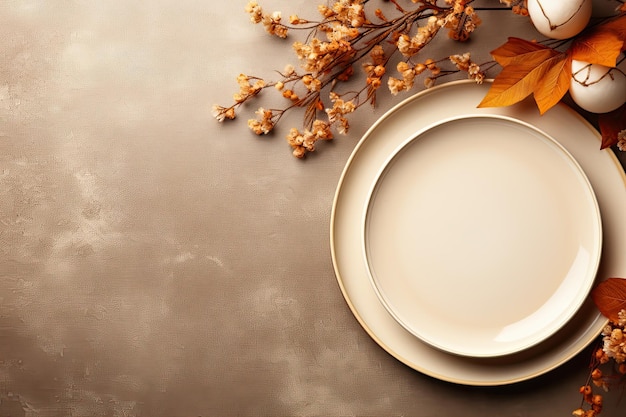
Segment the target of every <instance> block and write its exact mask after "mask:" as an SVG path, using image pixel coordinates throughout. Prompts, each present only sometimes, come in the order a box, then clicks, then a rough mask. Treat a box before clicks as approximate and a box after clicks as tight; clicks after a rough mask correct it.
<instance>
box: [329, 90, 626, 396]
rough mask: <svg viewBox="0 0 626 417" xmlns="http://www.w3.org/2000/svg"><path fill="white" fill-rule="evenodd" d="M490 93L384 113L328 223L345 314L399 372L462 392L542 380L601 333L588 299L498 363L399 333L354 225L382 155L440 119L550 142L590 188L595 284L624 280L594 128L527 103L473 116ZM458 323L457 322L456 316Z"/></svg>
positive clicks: (618, 230) (612, 189) (617, 219)
mask: <svg viewBox="0 0 626 417" xmlns="http://www.w3.org/2000/svg"><path fill="white" fill-rule="evenodd" d="M488 88H489V84H485V85H482V86H479V85H476V84H475V83H473V82H471V81H460V82H453V83H448V84H445V85H442V86H439V87H436V88H433V89H430V90H426V91H424V92H422V93H420V94H417V95H415V96H413V97H411V98H409V99H407V100H405V101H403V102H402V103H400V104H398V105H397V106H396V107H394V108H393V109H391V110H390V111H389V112H387V113H386V114H385V115H384V116H383V117H382V118H381V119H379V120H378V121H377V122H376V123H375V124H374V125H373V126H372V127H371V128H370V129H369V130H368V132H367V133H366V134H365V135H364V137H363V138H362V139H361V141H360V142H359V144H358V145H357V147H356V148H355V150H354V152H353V153H352V155H351V157H350V159H349V160H348V163H347V164H346V167H345V169H344V171H343V174H342V176H341V179H340V181H339V185H338V187H337V192H336V195H335V200H334V203H333V208H332V214H331V230H330V235H331V252H332V258H333V264H334V268H335V273H336V275H337V279H338V282H339V285H340V287H341V290H342V292H343V294H344V297H345V299H346V301H347V303H348V305H349V306H350V308H351V310H352V312H353V314H354V315H355V317H356V318H357V319H358V320H359V322H360V323H361V325H362V326H363V328H364V329H365V330H366V331H367V332H368V334H369V335H370V336H371V337H372V338H373V339H374V340H375V341H376V342H377V343H378V344H379V345H380V346H382V347H383V348H384V349H385V350H386V351H387V352H389V353H390V354H391V355H393V356H394V357H395V358H397V359H398V360H400V361H401V362H403V363H405V364H406V365H408V366H410V367H412V368H413V369H416V370H418V371H420V372H422V373H424V374H426V375H430V376H432V377H435V378H438V379H441V380H445V381H450V382H455V383H460V384H467V385H503V384H509V383H514V382H519V381H523V380H526V379H530V378H533V377H536V376H538V375H541V374H543V373H546V372H548V371H550V370H551V369H554V368H556V367H558V366H559V365H561V364H563V363H564V362H566V361H567V360H569V359H571V358H572V357H573V356H575V355H576V354H577V353H579V352H580V351H581V350H583V349H584V348H585V347H586V346H587V345H588V344H589V343H590V342H591V341H593V340H594V339H595V338H596V337H597V336H598V334H599V332H600V331H601V329H602V327H603V326H604V324H605V323H606V320H605V319H604V318H603V317H602V316H601V315H600V314H599V313H598V311H597V309H596V308H595V307H594V305H593V303H592V302H591V301H590V300H589V299H587V301H586V302H585V303H584V304H583V306H582V307H581V308H580V310H579V311H578V312H577V313H576V314H575V315H574V317H573V318H572V319H571V320H570V321H569V322H568V324H566V325H565V326H564V327H563V328H562V329H561V330H560V331H558V332H557V333H556V334H555V335H554V336H552V337H550V338H549V339H547V340H546V341H545V342H543V343H541V344H539V345H537V346H534V347H532V348H530V349H527V350H525V351H523V352H520V353H515V354H512V355H508V356H503V357H498V358H470V357H463V356H457V355H451V354H449V353H446V352H443V351H441V350H438V349H436V348H434V347H432V346H430V345H428V344H426V343H424V342H422V341H421V340H419V339H418V338H416V337H415V336H414V335H413V334H411V333H410V332H408V331H407V330H406V329H405V328H404V327H402V326H401V325H400V324H399V323H398V322H397V321H396V320H394V318H393V317H392V316H391V315H390V314H389V312H388V311H387V310H386V309H385V307H384V306H383V304H382V303H381V301H380V300H379V298H378V297H377V295H376V292H375V290H374V288H373V286H372V285H371V284H370V281H369V278H368V272H367V264H366V259H365V257H364V256H363V252H362V246H363V235H362V229H363V227H362V222H363V218H362V216H361V215H360V214H361V213H362V212H363V210H364V207H365V205H366V204H367V202H368V198H369V193H370V190H371V186H372V184H373V183H374V182H375V181H376V178H377V175H378V173H379V172H380V170H381V169H382V168H383V166H384V164H385V163H386V162H387V160H388V159H389V157H390V155H392V154H393V153H394V151H395V150H396V149H397V148H398V146H400V145H401V144H402V143H403V142H405V141H406V140H407V139H409V138H411V137H414V136H415V135H416V133H417V132H419V131H420V130H421V129H424V128H425V127H427V126H430V125H433V124H435V123H437V122H438V121H440V120H442V119H446V118H455V117H471V116H478V115H503V116H508V117H511V118H513V119H517V120H520V121H522V122H525V123H528V124H530V125H532V126H535V127H536V128H538V129H540V130H541V131H543V132H546V134H548V135H550V136H552V137H554V138H555V139H556V140H558V141H559V143H560V144H561V145H563V146H564V147H565V148H566V149H567V150H568V151H569V152H570V153H571V154H572V155H573V156H574V157H575V158H576V160H577V161H578V163H579V164H580V165H581V166H582V168H583V169H584V171H585V174H586V175H587V177H588V178H589V181H590V182H591V184H592V186H593V188H594V191H595V194H596V198H597V200H598V203H599V206H600V212H601V217H602V219H603V223H604V225H603V227H604V230H603V241H604V242H603V254H602V260H601V264H600V268H599V272H598V277H599V278H600V279H606V278H609V277H613V276H626V258H623V257H622V256H620V255H621V253H620V248H622V247H624V246H625V245H626V222H623V221H622V218H621V217H622V212H623V209H624V207H626V176H625V175H624V171H623V169H622V167H621V165H620V164H619V161H618V160H617V158H616V157H615V155H614V154H613V153H612V152H611V151H610V150H603V151H600V150H599V147H600V138H599V135H598V133H597V132H596V131H595V130H594V129H593V127H592V126H591V125H590V124H589V123H588V122H586V121H585V120H584V119H583V118H582V117H581V116H580V115H578V114H577V113H576V112H575V111H573V110H572V109H570V108H569V107H567V106H565V105H558V106H556V107H555V108H553V109H552V110H550V111H549V112H548V113H546V114H545V115H543V116H540V115H539V114H538V112H537V110H536V108H535V106H534V104H533V103H532V102H530V101H526V102H524V103H521V104H519V105H516V106H511V107H506V108H489V109H477V108H476V105H477V104H478V103H479V102H480V101H481V99H482V98H483V97H484V95H485V94H486V92H487V89H488ZM458 314H463V313H462V312H459V313H458Z"/></svg>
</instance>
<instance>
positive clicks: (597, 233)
mask: <svg viewBox="0 0 626 417" xmlns="http://www.w3.org/2000/svg"><path fill="white" fill-rule="evenodd" d="M476 119H484V120H498V121H500V122H502V121H504V122H507V123H511V124H514V125H517V126H522V127H523V128H524V129H527V130H530V131H533V132H534V133H535V135H536V136H537V137H536V139H537V140H541V141H545V142H547V143H550V144H551V145H552V147H551V148H552V149H553V150H551V152H553V153H555V156H557V155H558V156H564V157H565V158H567V160H568V165H570V166H571V167H572V171H573V172H572V174H574V173H575V174H576V175H577V176H578V178H579V180H580V181H581V187H582V188H584V189H585V190H584V197H583V199H584V200H585V201H586V202H587V203H589V207H590V211H592V213H591V214H592V215H593V216H594V218H593V220H592V221H591V222H590V223H593V231H592V234H593V238H592V241H593V242H592V243H593V245H592V247H593V253H592V256H591V258H590V260H589V262H588V264H589V268H587V269H588V271H586V272H585V274H584V282H583V283H582V285H581V287H580V289H579V290H577V291H576V293H577V296H578V297H577V298H576V299H575V300H574V301H573V302H571V303H568V304H567V306H566V308H565V309H564V314H563V315H561V314H559V315H558V316H559V317H558V318H557V319H554V320H551V325H550V326H546V327H545V328H544V329H543V330H541V331H540V332H537V333H538V334H537V336H535V337H534V338H532V339H531V340H529V341H525V342H519V343H518V344H511V346H510V347H507V348H506V349H505V348H504V347H503V348H501V349H493V350H492V351H489V352H479V351H476V350H475V349H466V350H463V349H460V348H457V349H454V348H452V347H449V346H446V345H443V344H441V343H438V342H437V341H436V340H428V339H429V338H428V337H425V336H424V335H423V334H421V333H420V332H419V331H418V330H417V329H415V328H414V327H413V326H412V325H410V324H409V323H406V321H405V320H403V319H402V318H401V317H400V315H399V314H398V312H397V311H396V309H395V308H394V307H393V306H392V305H391V304H392V303H391V301H390V300H389V299H388V296H387V295H386V294H385V292H384V290H383V289H382V288H381V286H380V282H379V280H378V279H377V278H376V277H375V275H376V274H374V272H373V271H372V265H371V261H370V260H369V256H368V253H369V251H368V247H367V240H368V239H367V216H368V213H369V211H370V207H371V205H372V199H373V198H375V194H376V191H377V189H378V187H379V184H380V182H381V180H382V179H383V177H384V175H385V173H386V172H387V171H388V170H389V169H390V166H391V164H392V163H393V161H394V160H395V159H396V158H397V157H398V156H399V155H400V154H401V153H402V152H403V150H404V149H406V148H407V147H408V146H411V145H412V144H413V143H414V142H415V141H417V140H420V137H421V136H423V135H424V134H427V133H428V132H429V131H431V130H432V129H436V128H439V127H442V126H445V125H448V124H450V123H457V122H462V121H468V120H470V121H471V120H476ZM539 136H540V138H539ZM362 217H363V220H362V221H361V224H362V229H363V230H362V249H363V256H364V259H365V260H366V261H365V265H366V271H367V274H368V278H369V281H370V283H371V284H372V286H373V288H374V291H375V293H376V295H377V296H378V299H379V300H380V302H381V304H382V305H383V307H385V309H386V310H387V311H388V312H389V314H390V315H391V316H392V317H394V319H395V320H396V321H397V322H398V323H399V324H400V325H402V326H403V327H404V328H405V329H406V330H407V331H409V332H410V333H411V334H413V335H414V336H415V337H417V338H419V339H420V340H422V341H423V342H424V343H427V344H430V345H431V346H434V347H436V348H438V349H440V350H443V351H444V352H447V353H451V354H455V355H461V356H468V357H484V358H489V357H498V356H506V355H511V354H515V353H518V352H520V351H523V350H526V349H529V348H531V347H532V346H535V345H537V344H539V343H541V342H543V341H545V340H546V339H548V338H549V337H551V336H552V335H554V334H555V333H556V332H558V330H559V329H561V328H562V327H563V326H564V325H565V324H566V323H567V322H568V321H569V320H570V319H572V318H573V317H574V316H575V315H576V313H577V311H578V309H579V308H580V307H581V306H582V305H583V303H584V302H585V300H586V298H587V297H588V294H589V292H590V291H591V289H592V287H593V284H594V281H595V277H596V275H597V272H598V269H599V266H600V259H601V254H602V216H601V215H600V207H599V204H598V200H597V198H596V195H595V192H594V189H593V186H592V185H591V182H590V180H589V178H588V177H587V175H586V173H585V171H584V170H583V168H582V166H581V165H580V164H579V163H578V161H577V160H576V158H574V156H573V155H572V154H571V153H570V152H569V151H568V150H567V149H566V148H565V146H563V145H562V144H561V143H560V142H559V141H557V140H556V138H554V137H553V136H552V135H549V134H548V133H546V132H545V131H543V130H541V129H539V128H537V127H536V126H534V125H532V124H530V123H527V122H525V121H522V120H519V119H515V118H513V117H510V116H506V115H501V114H489V113H485V114H469V115H457V116H451V117H446V118H442V119H440V120H438V121H436V122H433V123H430V124H427V125H426V126H424V127H421V128H420V129H419V130H418V131H417V132H415V133H414V134H413V135H411V136H410V137H408V138H407V139H405V140H403V141H402V142H401V143H400V144H399V145H398V146H397V147H395V148H394V149H393V151H392V152H391V153H390V154H389V155H388V157H387V158H386V159H385V161H384V162H383V164H382V166H381V167H380V168H379V169H378V171H377V173H376V175H375V178H374V181H373V182H372V185H371V186H370V189H369V191H368V194H367V199H366V201H365V204H364V209H363V214H362ZM589 275H590V276H589ZM533 334H535V333H533ZM507 346H508V345H507Z"/></svg>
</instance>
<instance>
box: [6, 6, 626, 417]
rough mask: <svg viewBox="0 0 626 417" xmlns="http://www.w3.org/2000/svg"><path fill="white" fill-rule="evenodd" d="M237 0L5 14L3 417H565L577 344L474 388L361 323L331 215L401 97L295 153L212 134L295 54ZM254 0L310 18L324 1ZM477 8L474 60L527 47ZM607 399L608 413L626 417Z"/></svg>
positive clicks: (509, 27)
mask: <svg viewBox="0 0 626 417" xmlns="http://www.w3.org/2000/svg"><path fill="white" fill-rule="evenodd" d="M483 3H486V4H489V5H495V3H497V2H496V1H495V0H493V1H484V2H483ZM245 4H246V0H229V1H206V0H204V1H200V0H178V1H174V0H152V1H141V0H108V1H103V2H96V1H85V0H55V1H43V0H5V1H2V2H0V22H2V23H1V24H0V51H2V55H1V58H0V416H1V417H5V416H11V417H21V416H37V417H44V416H45V417H48V416H49V417H52V416H142V417H175V416H180V417H184V416H235V415H241V416H258V415H268V416H270V415H271V416H292V415H307V416H331V415H372V416H438V417H445V416H460V415H463V416H536V417H540V416H545V417H548V416H550V417H553V416H557V415H569V414H570V412H571V409H573V408H574V407H576V406H577V405H578V401H579V397H578V394H577V389H578V386H579V385H580V384H582V383H583V382H584V380H585V378H586V371H585V365H586V363H587V354H588V352H586V353H585V354H583V355H581V356H580V357H579V358H576V359H575V360H573V361H572V362H571V363H569V364H567V365H565V366H563V367H562V368H560V369H558V370H556V371H554V372H552V373H550V374H548V375H546V376H544V377H540V378H538V379H536V380H533V381H529V382H527V383H522V384H517V385H514V386H509V387H501V388H468V387H462V386H455V385H451V384H448V383H443V382H440V381H437V380H433V379H431V378H429V377H425V376H423V375H421V374H419V373H417V372H415V371H413V370H411V369H409V368H408V367H406V366H404V365H402V364H401V363H399V362H398V361H396V360H395V359H394V358H392V357H391V356H389V355H388V354H387V353H385V352H384V351H383V350H382V349H381V348H380V347H378V345H376V344H375V342H373V341H372V340H371V339H370V338H369V337H368V336H367V334H366V333H365V332H364V331H363V329H362V328H361V327H360V326H359V324H358V323H357V322H356V320H355V319H354V317H353V316H352V314H351V313H350V311H349V309H348V306H347V305H346V303H345V301H344V300H343V298H342V296H341V293H340V291H339V288H338V286H337V282H336V279H335V276H334V272H333V269H332V265H331V260H330V249H329V242H328V239H329V235H328V227H329V217H330V209H331V203H332V198H333V193H334V190H335V187H336V184H337V181H338V179H339V175H340V173H341V170H342V168H343V166H344V164H345V162H346V161H347V158H348V156H349V154H350V152H351V151H352V149H353V147H354V145H355V144H356V142H357V141H358V139H359V137H360V136H361V135H362V134H363V133H364V131H365V129H366V128H367V127H368V126H369V125H370V124H371V123H372V122H373V121H374V120H375V119H376V118H377V117H378V116H380V115H381V114H382V113H383V112H384V111H386V110H387V109H388V108H389V107H390V106H391V105H392V104H394V103H396V102H398V100H399V98H395V99H394V98H391V97H390V96H389V95H388V94H383V95H381V99H380V100H379V105H378V107H377V108H376V109H373V110H370V109H364V110H363V111H362V112H360V116H358V117H354V118H353V119H352V122H353V123H352V125H353V127H352V131H351V133H350V134H349V135H348V136H345V137H339V138H338V139H337V140H336V141H334V142H333V143H331V144H328V145H327V146H323V147H322V148H321V149H320V152H319V154H318V155H315V156H314V157H311V158H308V159H307V160H306V161H299V160H296V159H295V158H292V157H291V156H290V150H289V147H288V145H286V143H285V141H284V139H283V136H284V133H285V131H284V130H283V131H281V132H280V133H279V134H276V135H273V136H270V137H266V138H258V137H255V136H253V135H252V134H251V133H250V132H249V131H248V129H247V127H246V126H245V119H246V118H247V117H248V116H247V115H244V116H242V120H239V122H238V123H230V124H218V123H217V122H216V121H215V120H213V119H212V117H211V115H210V112H211V105H212V104H214V103H221V104H228V103H229V102H230V99H231V95H232V93H233V92H235V90H236V89H237V86H236V82H235V76H236V75H237V74H239V73H240V72H244V73H250V74H255V75H259V76H264V77H270V76H271V75H272V71H273V70H274V69H282V68H283V66H284V64H286V63H288V62H291V63H294V64H295V63H296V62H295V58H294V57H293V55H292V52H291V48H290V46H289V45H290V42H291V41H286V42H285V41H280V40H278V39H272V38H269V37H267V36H265V34H264V33H263V29H262V28H261V27H257V26H253V25H251V24H249V23H248V17H247V16H246V15H245V13H244V12H243V8H244V6H245ZM262 4H263V5H264V6H266V8H267V9H268V10H271V9H280V10H282V11H283V13H284V15H289V14H291V13H298V14H300V15H302V16H315V8H316V5H317V2H315V1H310V0H309V1H305V0H300V1H286V0H283V1H280V0H271V1H270V0H267V1H265V2H262ZM483 18H484V20H485V21H486V24H485V27H484V29H483V30H481V31H480V32H478V33H477V34H476V37H475V41H474V42H473V43H471V44H470V45H469V47H470V48H472V49H473V50H475V51H477V52H478V56H477V59H478V60H479V61H480V60H481V59H482V60H485V59H487V56H488V55H487V52H488V51H489V50H491V49H493V48H494V47H495V46H497V45H499V44H501V43H502V42H504V40H505V39H506V36H508V35H515V34H517V35H518V36H526V37H533V36H536V34H535V32H534V31H533V30H532V28H530V26H529V24H528V22H527V21H526V20H524V19H521V18H517V17H515V16H512V15H510V14H508V13H503V12H492V13H484V14H483ZM503 28H506V31H504V30H503ZM296 36H298V35H296ZM467 47H468V46H467V45H460V46H459V45H457V44H451V43H450V42H447V41H446V42H445V43H444V44H442V46H441V48H443V49H440V50H439V51H438V52H437V53H438V54H439V53H441V55H443V53H449V52H453V51H456V52H461V51H463V50H464V49H466V48H467ZM254 107H256V105H253V106H252V108H254ZM296 120H299V119H292V118H290V117H287V118H286V120H285V123H284V126H283V129H286V128H287V126H288V125H289V124H290V121H292V122H294V123H295V122H296ZM617 394H618V393H615V395H614V396H613V397H610V398H613V399H612V400H609V401H608V404H607V409H606V411H605V413H604V415H605V417H614V416H623V415H624V412H623V410H624V409H625V408H626V404H625V403H624V402H622V403H621V404H619V403H618V402H617V397H619V395H617Z"/></svg>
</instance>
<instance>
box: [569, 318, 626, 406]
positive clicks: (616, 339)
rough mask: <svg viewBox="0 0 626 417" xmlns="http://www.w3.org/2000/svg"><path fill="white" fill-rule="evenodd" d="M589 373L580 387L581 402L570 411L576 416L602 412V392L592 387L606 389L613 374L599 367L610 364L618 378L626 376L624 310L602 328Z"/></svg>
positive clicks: (612, 379) (625, 323) (625, 324)
mask: <svg viewBox="0 0 626 417" xmlns="http://www.w3.org/2000/svg"><path fill="white" fill-rule="evenodd" d="M592 363H593V366H592V370H591V373H590V375H589V379H590V383H587V384H586V385H583V386H582V387H580V390H579V392H580V394H581V395H582V404H581V406H580V407H579V408H577V409H576V410H574V412H573V413H572V414H573V415H574V416H576V417H598V416H599V415H600V413H601V412H602V401H603V397H602V394H599V393H597V392H595V391H594V387H597V388H601V389H602V390H603V391H608V390H609V387H610V385H611V383H612V382H614V380H615V375H614V374H605V373H604V372H603V371H602V369H601V368H600V367H601V366H602V365H606V364H611V365H612V367H613V368H614V369H615V370H616V373H617V375H619V377H620V378H626V310H621V311H620V312H619V314H618V321H617V322H616V323H615V322H609V324H607V325H606V326H605V328H604V329H603V330H602V347H600V348H598V349H596V351H595V352H594V356H593V362H592Z"/></svg>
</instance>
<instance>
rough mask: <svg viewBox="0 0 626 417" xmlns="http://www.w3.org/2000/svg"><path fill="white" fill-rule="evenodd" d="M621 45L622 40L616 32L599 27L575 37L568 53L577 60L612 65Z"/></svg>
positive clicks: (606, 65)
mask: <svg viewBox="0 0 626 417" xmlns="http://www.w3.org/2000/svg"><path fill="white" fill-rule="evenodd" d="M623 45H624V40H623V39H620V37H619V35H618V34H617V33H615V32H613V31H611V30H602V28H601V27H600V28H598V29H597V30H594V31H593V32H591V33H589V34H588V35H585V36H581V37H580V38H578V39H576V40H575V41H574V42H573V43H572V45H571V46H570V53H571V54H572V58H573V59H576V60H578V61H585V62H589V63H591V64H599V65H604V66H605V67H614V66H615V63H616V62H617V58H618V57H619V54H620V53H621V52H622V47H623Z"/></svg>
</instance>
